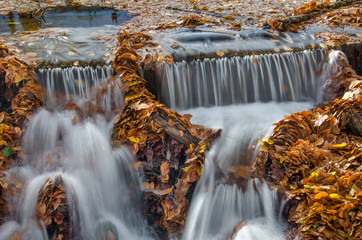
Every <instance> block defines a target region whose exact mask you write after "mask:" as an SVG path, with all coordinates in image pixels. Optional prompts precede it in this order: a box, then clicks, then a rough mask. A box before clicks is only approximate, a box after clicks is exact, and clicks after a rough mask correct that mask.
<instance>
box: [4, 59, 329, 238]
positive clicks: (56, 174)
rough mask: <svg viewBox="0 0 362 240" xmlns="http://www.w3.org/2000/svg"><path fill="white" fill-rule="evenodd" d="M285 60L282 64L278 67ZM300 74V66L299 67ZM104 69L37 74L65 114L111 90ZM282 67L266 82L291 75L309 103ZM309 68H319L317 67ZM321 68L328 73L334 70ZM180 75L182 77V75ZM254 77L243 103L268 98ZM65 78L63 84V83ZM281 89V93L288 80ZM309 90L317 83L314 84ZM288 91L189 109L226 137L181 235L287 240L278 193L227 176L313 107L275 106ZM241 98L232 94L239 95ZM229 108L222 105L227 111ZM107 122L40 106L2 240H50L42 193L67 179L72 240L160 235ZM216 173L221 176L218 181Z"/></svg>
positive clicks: (107, 99)
mask: <svg viewBox="0 0 362 240" xmlns="http://www.w3.org/2000/svg"><path fill="white" fill-rule="evenodd" d="M306 54H307V53H306ZM308 54H309V55H308ZM308 54H307V55H308V56H313V54H310V53H308ZM267 57H268V56H267ZM260 58H261V57H260ZM287 58H289V55H288V56H287ZM307 58H308V59H310V58H312V57H307ZM273 59H274V58H273ZM303 59H304V58H303V57H301V59H300V62H298V61H297V64H299V63H302V62H303V61H304V60H303ZM332 60H333V59H332V58H331V59H330V61H329V62H330V63H333V61H332ZM231 61H235V60H231ZM284 61H285V60H283V59H281V60H280V61H277V62H276V63H275V64H277V63H282V62H284ZM308 61H309V60H308ZM224 62H225V63H224V64H226V62H227V61H226V60H224ZM227 64H228V63H227ZM227 64H226V65H227ZM290 64H292V62H290ZM315 64H317V62H315ZM285 66H286V65H285ZM234 67H235V69H234ZM234 67H233V68H232V69H233V71H236V70H237V71H236V72H239V73H240V72H243V71H244V70H243V69H240V68H241V66H239V65H237V66H234ZM243 68H244V67H243ZM265 68H267V69H270V71H273V69H274V70H275V69H280V66H279V65H276V66H274V67H273V66H272V65H266V66H265ZM296 68H298V67H294V68H293V69H296ZM107 69H108V68H102V69H100V72H97V71H98V70H97V71H94V69H85V68H71V69H66V70H62V69H54V70H42V71H41V72H40V73H41V74H44V75H43V77H44V78H41V79H45V80H46V81H45V83H44V84H45V85H46V86H47V87H48V88H47V89H48V94H47V95H48V96H47V104H48V106H52V107H51V109H59V108H60V107H59V105H61V104H63V103H64V99H65V100H67V101H68V100H73V101H74V100H75V101H76V103H77V104H78V106H79V107H80V108H82V107H83V106H85V105H86V104H85V103H86V102H87V101H94V90H95V91H96V90H97V89H99V87H101V86H102V85H103V84H106V82H107V79H108V78H109V77H110V76H109V75H105V72H107V71H108V70H107ZM221 69H223V68H221ZM283 69H284V70H283V71H279V70H278V73H279V74H282V75H279V74H278V75H276V76H277V79H273V80H270V81H271V82H280V81H281V80H280V79H279V78H282V79H289V80H288V84H289V85H288V86H289V87H288V89H289V90H288V92H291V93H294V94H292V95H290V97H292V99H291V100H302V99H304V97H301V98H298V96H302V95H304V94H300V93H299V91H300V90H301V89H303V87H301V84H302V85H303V84H304V82H298V81H297V83H296V84H294V82H293V81H291V78H286V77H285V76H284V75H283V74H286V75H288V76H293V79H299V78H298V77H296V76H295V75H294V74H295V73H291V72H289V71H288V68H287V67H284V68H283ZM303 69H304V68H303ZM307 69H309V70H310V69H317V67H316V66H313V67H312V68H307ZM325 69H327V71H329V69H330V68H325ZM304 70H305V69H304ZM309 70H308V71H307V72H303V71H299V73H301V74H302V75H303V74H304V75H305V74H307V75H308V76H309V75H312V76H313V79H314V80H316V79H317V78H316V77H314V72H309ZM268 71H269V70H268ZM75 72H76V73H77V74H78V75H77V77H73V75H74V73H75ZM93 72H97V74H96V75H94V76H95V77H90V76H93V74H90V75H89V73H93ZM178 72H179V73H180V74H181V71H180V70H178ZM99 73H100V74H99ZM193 73H195V72H193ZM224 73H226V74H228V73H227V72H224ZM72 74H73V75H72ZM188 74H192V72H189V73H188ZM218 74H219V75H217V78H216V77H213V78H211V80H210V79H209V80H210V81H214V82H215V83H216V82H217V83H219V82H222V83H223V84H225V85H227V84H228V83H226V82H224V80H225V79H227V78H225V77H223V76H222V75H220V73H218ZM195 75H197V74H195ZM327 75H328V74H321V75H320V76H322V77H325V76H327ZM252 76H254V77H255V79H254V78H251V77H250V79H249V81H248V82H249V83H252V84H253V86H254V87H253V88H250V89H249V88H247V89H244V88H243V89H241V90H240V92H238V93H237V94H236V95H238V97H239V99H243V98H244V95H243V94H245V93H246V94H248V93H249V91H254V95H253V94H252V96H254V97H255V96H259V97H258V98H255V99H254V100H253V101H257V100H259V101H260V100H262V99H261V98H262V95H258V93H257V92H255V89H257V88H256V87H255V86H259V85H258V84H259V83H257V82H258V81H259V77H260V76H259V75H252ZM273 76H274V75H273ZM177 77H179V76H177ZM59 79H61V80H59ZM180 79H181V78H180ZM185 79H186V80H187V78H185ZM220 79H221V80H220ZM228 79H233V78H228ZM307 79H308V78H307ZM204 80H206V79H204ZM204 80H203V81H204ZM314 80H313V81H314ZM283 81H284V80H283ZM59 82H60V85H58V83H59ZM244 83H245V82H244ZM249 83H248V84H249ZM283 84H285V82H283ZM320 84H323V82H322V83H320ZM317 85H318V84H317ZM223 86H224V85H223ZM269 86H272V84H270V85H269ZM278 86H279V87H278V89H280V87H281V86H282V83H280V85H278ZM307 86H310V87H315V86H316V82H314V83H313V85H308V84H307ZM276 89H277V87H276V86H275V87H270V88H268V91H270V92H268V91H267V90H265V91H266V92H265V93H266V94H267V95H270V96H274V95H273V94H274V93H276V92H277V90H276ZM55 90H59V91H63V93H64V94H63V95H64V96H63V98H61V99H60V100H59V99H58V98H57V95H56V94H55V93H54V91H55ZM214 90H215V89H214ZM229 90H230V92H225V93H222V96H225V97H228V96H229V95H233V94H234V93H235V90H237V89H235V88H234V87H231V88H229ZM197 91H198V92H199V93H200V94H208V93H210V92H209V90H206V89H203V90H202V89H198V90H197ZM203 91H204V92H203ZM308 91H309V92H313V93H315V92H316V90H315V89H313V88H311V89H309V88H308V87H307V89H305V92H308ZM214 92H215V91H214ZM114 94H116V95H117V94H118V95H120V94H119V92H117V91H115V92H114V91H107V94H105V95H104V96H103V97H104V98H103V100H102V103H103V104H101V105H102V107H103V108H104V109H108V110H109V111H111V110H114V109H112V106H113V105H112V104H111V102H112V100H111V98H114V99H117V101H120V100H121V99H123V98H122V97H121V96H113V95H114ZM173 94H175V96H176V95H178V96H179V95H180V94H179V93H174V92H173V93H170V96H172V95H173ZM220 94H221V93H220ZM283 94H284V93H283ZM283 94H280V93H278V94H277V95H276V96H280V98H278V99H274V98H272V99H269V100H274V101H273V102H269V103H261V102H256V103H249V104H240V105H238V104H233V105H229V106H223V107H211V108H204V107H202V108H194V109H188V110H185V111H184V113H185V112H187V113H191V114H192V115H193V116H194V117H193V118H192V122H193V123H197V124H203V125H206V126H208V127H213V128H222V129H223V133H222V136H221V138H220V139H219V140H218V141H217V142H216V144H214V145H213V147H212V149H211V150H210V152H209V153H208V154H207V159H206V162H205V166H204V169H203V172H202V176H201V179H200V181H199V183H198V185H197V187H196V190H195V193H194V196H193V199H192V204H191V207H190V209H189V212H188V217H187V221H186V228H185V232H184V235H183V237H182V238H183V239H185V240H194V239H214V240H218V239H220V240H223V239H283V237H284V234H283V230H284V223H283V221H282V219H281V218H280V209H282V203H280V201H279V199H278V196H277V194H276V192H275V191H271V190H269V188H268V187H267V186H266V185H262V184H261V183H260V182H259V181H258V180H257V179H254V180H253V179H252V180H248V184H247V185H248V186H247V187H246V189H244V191H243V190H241V189H240V188H239V187H238V186H236V185H230V184H227V180H228V179H227V173H228V169H230V167H231V166H239V165H243V166H246V167H250V164H251V163H252V161H253V159H254V157H255V153H256V151H257V145H256V142H257V140H259V139H261V138H263V136H265V135H266V134H267V133H268V132H270V131H271V129H272V125H271V124H272V123H274V122H276V121H278V120H280V119H282V118H283V116H285V115H287V114H289V113H291V112H296V111H300V110H304V109H308V108H310V107H311V106H312V102H299V103H298V102H279V103H277V101H283V100H288V99H289V95H285V94H284V95H283ZM191 95H192V94H191ZM191 95H190V94H189V93H185V99H186V100H185V104H183V105H182V106H180V107H187V106H193V105H194V104H195V105H197V104H196V103H190V102H187V100H190V98H187V96H191ZM236 95H235V94H234V95H233V96H234V97H236ZM312 95H313V94H310V96H312ZM192 96H194V95H192ZM215 96H219V95H217V94H216V95H215ZM248 96H249V95H248ZM286 96H288V97H286ZM313 96H314V98H316V99H318V98H319V95H318V96H315V95H313ZM223 98H224V97H222V99H223ZM211 99H217V98H211ZM247 99H249V97H247ZM267 100H268V99H266V101H267ZM212 101H214V100H212ZM246 102H249V101H245V103H246ZM220 103H221V102H220ZM227 103H228V102H226V101H225V102H222V105H224V104H227ZM232 103H234V102H232ZM201 105H203V104H201ZM205 105H206V106H210V105H215V101H214V102H209V103H208V102H206V104H205ZM115 106H117V104H116V105H115ZM175 106H177V105H175ZM105 112H106V111H105ZM105 119H106V118H105V117H104V116H101V115H95V116H92V117H90V116H89V117H83V118H82V119H79V118H78V116H77V113H76V112H75V111H64V110H46V109H41V110H39V111H38V112H37V113H36V114H35V115H34V116H33V118H32V120H31V122H30V123H29V125H28V127H27V130H26V134H25V137H24V142H23V149H24V153H25V154H26V158H25V161H24V165H23V166H21V167H14V168H12V169H10V170H9V171H8V172H7V173H6V174H7V176H8V178H9V179H11V178H16V179H18V181H21V182H22V183H23V184H24V188H23V190H22V195H21V197H19V198H16V197H14V198H13V199H10V201H11V202H13V203H14V204H15V205H17V206H18V208H17V209H16V210H15V211H14V212H12V213H11V219H10V220H9V221H8V222H6V223H5V224H4V225H2V226H1V227H0V239H1V240H2V239H8V238H9V237H10V236H11V235H13V234H14V233H17V232H20V233H21V235H22V237H23V238H24V239H31V240H33V239H34V240H47V239H49V238H51V237H52V236H48V233H47V232H46V230H45V228H44V226H42V225H43V224H42V222H39V221H38V220H37V217H36V206H37V202H38V194H39V192H40V191H41V190H42V189H44V187H45V185H44V184H45V183H46V182H47V181H49V180H61V181H62V182H63V183H64V186H65V188H66V192H67V201H68V203H69V215H70V216H71V217H73V218H74V219H76V220H77V222H74V224H75V225H74V226H73V228H74V232H73V233H72V237H73V239H97V235H98V234H99V233H100V231H101V232H103V231H107V230H108V231H112V233H113V234H114V235H115V236H116V239H154V238H155V236H154V233H153V231H152V230H151V229H150V227H148V226H147V224H146V223H145V220H144V219H143V217H142V215H141V213H140V212H139V210H138V206H137V205H138V203H141V202H140V201H141V199H140V194H141V190H140V181H139V178H138V176H137V175H136V174H135V173H134V172H133V171H132V170H130V166H131V165H132V163H133V161H134V159H133V156H131V154H130V153H129V152H128V150H127V149H124V148H121V149H120V150H117V151H113V150H112V148H111V145H110V130H111V127H112V125H111V121H106V120H105ZM220 173H221V175H224V177H220V176H219V175H220ZM240 224H244V226H243V227H241V228H240V229H238V230H235V227H236V226H237V225H240ZM234 230H235V231H234Z"/></svg>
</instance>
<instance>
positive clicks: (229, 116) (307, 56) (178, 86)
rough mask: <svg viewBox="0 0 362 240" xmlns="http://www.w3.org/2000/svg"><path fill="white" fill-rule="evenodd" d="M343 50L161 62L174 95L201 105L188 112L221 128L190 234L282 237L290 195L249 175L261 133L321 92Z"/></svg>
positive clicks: (179, 102)
mask: <svg viewBox="0 0 362 240" xmlns="http://www.w3.org/2000/svg"><path fill="white" fill-rule="evenodd" d="M338 55H339V52H331V53H330V54H329V55H328V56H327V58H324V54H323V52H322V51H315V52H312V51H304V52H302V53H283V54H273V55H271V54H267V55H261V56H255V57H252V56H247V57H244V58H231V59H218V60H216V59H212V60H209V59H206V60H204V61H199V60H197V61H193V62H191V63H186V62H182V63H176V64H173V65H171V66H168V65H164V66H163V67H164V74H165V75H166V76H167V77H166V78H162V79H161V80H162V81H165V82H164V84H163V85H164V86H167V88H166V90H165V91H164V92H162V93H163V94H166V95H167V94H168V96H169V97H168V98H167V99H168V100H169V101H170V102H168V103H170V105H171V106H172V107H178V108H186V107H195V106H197V107H196V108H190V109H185V110H182V113H183V114H185V113H189V114H191V115H193V117H192V119H191V121H192V122H193V123H195V124H201V125H205V126H207V127H211V128H221V129H222V130H223V131H222V134H221V137H220V138H219V139H218V141H217V142H216V143H215V144H214V145H213V147H212V149H211V150H210V152H209V153H208V154H207V157H206V161H205V165H204V168H203V170H202V175H201V178H200V180H199V182H198V184H197V187H196V189H195V193H194V195H193V199H192V203H191V207H190V209H189V211H188V216H187V220H186V228H185V232H184V235H183V239H184V240H192V239H213V240H224V239H234V240H245V239H250V240H259V239H260V240H262V239H273V240H274V239H275V240H280V239H284V237H285V236H284V230H285V228H286V224H285V223H284V222H283V219H282V217H281V215H282V214H281V212H282V210H283V205H284V203H283V202H282V201H281V200H280V199H279V197H278V195H277V193H276V191H275V190H274V191H272V190H270V189H269V188H268V186H267V185H266V184H261V183H260V181H259V180H258V179H250V178H249V175H250V169H251V165H252V164H253V162H254V160H255V156H256V154H257V152H258V149H259V147H260V144H259V143H258V140H259V139H263V138H264V137H265V136H267V135H268V134H269V133H271V131H272V129H273V126H272V124H273V123H274V122H277V121H279V120H280V119H282V118H283V117H284V116H285V115H288V114H289V113H292V112H298V111H302V110H306V109H308V108H311V107H312V106H313V99H314V100H321V99H323V98H322V93H321V92H322V91H321V88H322V87H323V85H324V84H325V83H326V82H327V79H328V77H329V76H330V75H331V74H332V72H333V71H332V68H336V67H338V65H337V62H336V59H337V58H338ZM323 59H326V61H324V62H323V61H322V60H323ZM165 75H164V76H165ZM166 83H167V84H166ZM191 83H192V84H191ZM167 91H169V92H167ZM176 91H178V92H176ZM165 92H166V93H165ZM171 96H172V97H171ZM196 97H198V98H196ZM306 100H307V101H306ZM246 103H247V104H246ZM214 105H216V106H214ZM220 105H226V106H220ZM206 106H208V107H206ZM210 106H212V107H210ZM235 177H236V179H237V180H235Z"/></svg>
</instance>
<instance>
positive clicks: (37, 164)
mask: <svg viewBox="0 0 362 240" xmlns="http://www.w3.org/2000/svg"><path fill="white" fill-rule="evenodd" d="M112 75H113V70H112V68H111V67H110V66H105V67H100V66H98V67H95V68H91V67H85V68H83V67H72V68H66V69H60V68H55V69H40V70H39V75H38V77H39V81H40V82H41V83H42V84H43V85H44V86H45V87H46V89H47V97H46V99H45V102H46V104H45V105H46V108H43V109H40V110H38V111H37V112H36V113H35V114H34V116H33V117H32V119H31V121H30V122H29V124H28V126H27V129H26V132H25V136H24V139H23V146H22V148H23V152H24V154H25V158H24V162H23V164H22V166H18V167H13V168H11V169H10V170H9V171H7V172H6V177H7V179H9V181H11V179H16V181H17V182H21V184H22V185H23V186H24V187H23V188H22V192H21V194H19V196H14V197H12V198H11V202H12V203H13V204H14V205H15V206H16V207H15V208H14V211H12V212H11V219H10V220H9V221H7V222H6V223H5V224H3V225H2V226H1V227H0V239H8V238H9V236H12V235H13V234H20V235H21V236H22V237H23V238H24V239H34V240H35V239H36V240H42V239H44V240H47V239H52V237H53V236H54V232H52V230H51V227H50V228H49V227H47V228H45V224H47V226H48V225H49V224H50V226H52V225H54V224H55V223H54V222H52V219H51V218H50V219H44V218H43V216H44V212H43V211H45V210H43V208H42V204H43V203H44V202H42V201H51V206H53V207H54V209H52V210H51V211H54V212H55V213H48V215H51V214H58V215H56V216H58V217H57V218H56V219H57V221H56V224H58V225H60V226H62V224H70V226H68V227H69V228H68V229H70V230H69V232H68V233H67V234H68V235H67V236H64V237H65V238H67V239H100V238H102V237H104V236H108V237H109V234H111V235H112V236H113V237H114V239H149V238H152V235H153V233H152V231H151V230H150V229H148V227H147V225H146V224H145V220H144V219H143V217H142V214H141V213H140V211H139V209H140V206H139V205H140V204H141V203H142V202H141V182H140V179H139V176H138V174H137V173H136V172H134V171H133V170H131V169H132V168H131V165H132V164H134V157H133V156H132V154H131V153H130V152H129V150H128V149H126V148H124V147H121V148H117V149H112V147H111V143H110V128H111V127H112V122H111V121H107V120H106V119H105V118H104V117H102V115H100V114H93V115H85V116H80V115H79V114H78V113H77V111H76V110H72V109H69V110H62V107H61V106H62V104H64V103H65V102H66V101H68V100H74V104H75V105H77V108H79V109H81V110H82V108H85V107H86V105H87V104H84V103H86V102H92V101H94V95H95V94H96V92H97V90H100V89H101V87H102V86H104V85H105V84H107V80H110V78H111V77H112ZM62 95H65V97H64V96H63V97H62ZM64 98H65V99H66V100H64ZM104 98H105V99H104V100H105V102H107V99H108V100H109V98H110V97H109V96H108V94H107V92H106V93H105V95H104ZM64 101H65V102H64ZM108 102H109V101H108ZM104 107H105V108H110V107H111V106H110V105H107V104H105V105H104ZM112 110H113V109H112ZM84 112H86V111H84ZM56 188H58V189H62V191H64V194H65V195H66V198H65V197H64V196H61V194H59V193H57V194H56V193H54V194H49V191H53V190H54V189H56ZM42 192H43V193H44V192H48V194H43V195H42V194H41V193H42ZM51 196H53V197H51ZM44 197H45V199H44ZM47 198H49V199H47ZM52 198H54V199H52ZM37 217H40V218H42V220H43V224H42V225H39V223H38V221H37V220H36V219H37ZM63 219H64V222H63ZM49 221H50V222H49Z"/></svg>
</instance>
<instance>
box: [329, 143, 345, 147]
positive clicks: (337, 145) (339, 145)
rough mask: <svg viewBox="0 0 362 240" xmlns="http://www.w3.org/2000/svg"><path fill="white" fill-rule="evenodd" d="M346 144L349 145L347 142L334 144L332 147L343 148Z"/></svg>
mask: <svg viewBox="0 0 362 240" xmlns="http://www.w3.org/2000/svg"><path fill="white" fill-rule="evenodd" d="M345 146H347V143H340V144H334V145H332V146H331V147H332V148H343V147H345Z"/></svg>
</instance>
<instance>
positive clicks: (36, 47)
mask: <svg viewBox="0 0 362 240" xmlns="http://www.w3.org/2000/svg"><path fill="white" fill-rule="evenodd" d="M35 15H36V14H35ZM131 18H132V15H130V14H128V13H127V12H126V11H121V10H119V11H115V10H112V9H103V8H89V9H84V10H82V11H76V10H71V9H58V10H54V9H53V10H49V11H45V12H44V13H43V14H41V13H38V14H37V15H36V16H33V17H29V16H19V15H14V16H12V15H7V16H4V15H2V16H0V37H2V38H3V39H4V41H5V42H6V43H7V45H10V46H13V47H15V48H16V49H18V51H20V52H21V53H23V54H24V55H26V56H27V57H30V58H34V59H41V60H42V61H45V62H53V63H58V62H74V61H85V62H88V61H91V60H97V61H102V60H105V59H104V56H107V55H108V56H110V55H111V54H110V53H109V52H110V51H111V48H112V47H113V46H115V43H114V41H116V37H115V36H116V34H117V32H118V29H119V26H120V25H122V23H124V22H125V21H128V20H130V19H131ZM107 52H108V54H107Z"/></svg>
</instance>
